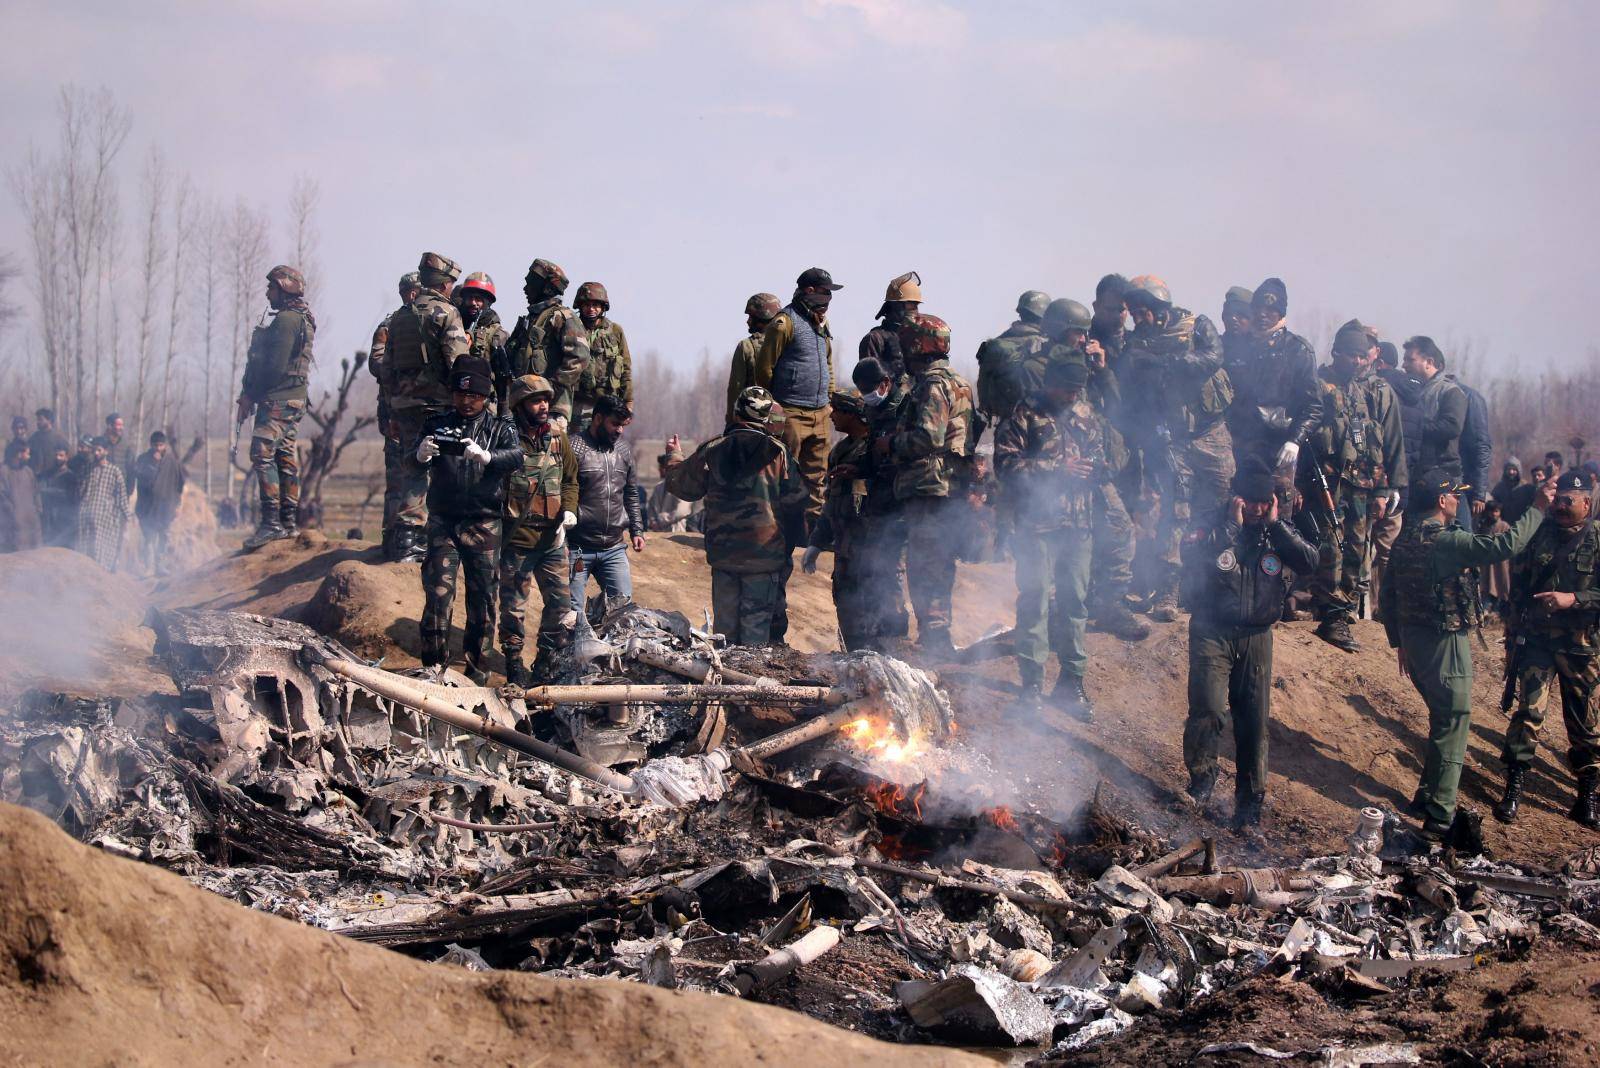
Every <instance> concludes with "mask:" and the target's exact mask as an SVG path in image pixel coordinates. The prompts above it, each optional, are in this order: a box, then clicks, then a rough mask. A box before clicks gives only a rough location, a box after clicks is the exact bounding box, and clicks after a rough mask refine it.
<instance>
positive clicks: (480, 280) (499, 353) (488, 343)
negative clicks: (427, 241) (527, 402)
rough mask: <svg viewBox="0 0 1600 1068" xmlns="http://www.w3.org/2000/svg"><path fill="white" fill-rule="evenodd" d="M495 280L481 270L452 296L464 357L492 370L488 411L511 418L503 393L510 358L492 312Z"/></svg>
mask: <svg viewBox="0 0 1600 1068" xmlns="http://www.w3.org/2000/svg"><path fill="white" fill-rule="evenodd" d="M495 297H496V293H495V288H494V279H493V278H490V277H489V276H488V274H486V273H485V272H483V271H473V272H472V273H471V274H469V275H467V276H466V277H465V278H463V279H462V280H461V284H460V285H458V286H456V288H455V292H454V294H453V298H454V303H455V306H456V310H457V311H458V312H459V313H460V314H461V326H462V329H464V330H466V332H467V354H468V355H469V356H471V357H472V358H473V359H477V360H482V361H483V362H485V363H487V364H488V365H489V367H490V368H491V369H493V371H494V384H495V390H494V397H493V398H492V399H491V400H490V402H489V404H490V410H491V411H493V412H496V413H498V414H500V415H510V414H511V410H510V408H509V407H508V406H507V397H506V391H507V390H509V388H510V385H511V383H510V377H509V376H510V359H509V357H507V355H506V340H507V338H506V328H505V327H504V326H502V325H501V323H500V315H499V313H497V312H496V311H495V310H494V302H495Z"/></svg>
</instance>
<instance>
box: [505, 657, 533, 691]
mask: <svg viewBox="0 0 1600 1068" xmlns="http://www.w3.org/2000/svg"><path fill="white" fill-rule="evenodd" d="M506 685H507V686H516V687H518V688H520V689H524V690H525V689H527V688H528V665H527V664H524V663H523V662H522V657H521V655H520V654H519V655H517V656H515V657H511V656H507V657H506Z"/></svg>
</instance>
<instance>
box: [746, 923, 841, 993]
mask: <svg viewBox="0 0 1600 1068" xmlns="http://www.w3.org/2000/svg"><path fill="white" fill-rule="evenodd" d="M841 937H842V936H841V935H840V933H839V928H837V927H828V926H822V927H814V928H812V929H811V930H809V931H807V932H806V933H805V934H804V935H802V936H800V937H799V938H797V939H795V940H794V941H793V942H790V943H789V944H788V945H787V946H784V947H783V948H782V949H775V950H773V951H772V952H771V953H768V954H767V955H766V956H765V957H763V958H761V959H760V960H758V961H756V962H755V963H753V964H747V965H745V966H744V967H742V968H740V969H739V974H738V975H737V976H735V978H734V985H735V986H737V987H738V988H739V992H740V993H741V994H748V993H750V992H751V991H752V990H760V989H761V988H762V987H766V986H770V985H772V984H773V983H775V982H777V981H778V980H779V979H782V978H784V977H785V976H789V975H793V974H794V973H795V971H796V970H797V969H799V967H800V966H801V965H803V964H810V963H811V962H812V961H814V960H816V959H817V958H818V957H820V956H822V955H823V954H824V953H826V952H828V951H829V950H830V949H832V948H833V947H834V946H837V945H838V944H839V939H840V938H841Z"/></svg>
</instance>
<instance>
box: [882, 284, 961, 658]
mask: <svg viewBox="0 0 1600 1068" xmlns="http://www.w3.org/2000/svg"><path fill="white" fill-rule="evenodd" d="M900 349H901V352H902V353H903V354H904V356H905V361H906V369H907V370H908V371H910V372H911V374H912V376H913V382H912V386H911V395H910V396H909V397H907V399H906V403H905V406H904V407H903V408H901V409H900V418H899V421H898V423H897V424H896V425H895V430H894V433H893V434H892V435H890V436H887V437H883V438H879V439H878V440H877V441H875V442H874V443H873V446H872V448H873V455H874V456H875V457H876V458H878V459H880V460H889V461H891V462H892V463H893V464H894V468H895V476H894V493H895V498H896V499H897V500H899V501H900V504H901V507H902V508H903V509H904V510H905V516H906V525H907V532H906V559H907V561H908V562H911V563H912V565H913V566H910V567H909V568H908V570H907V574H906V578H907V584H908V585H909V586H910V589H911V605H912V607H913V608H914V609H915V610H916V613H917V647H918V648H919V649H920V650H921V651H922V653H923V654H924V655H925V656H929V657H940V656H948V655H949V654H950V653H952V652H953V651H954V646H953V644H952V643H951V641H950V597H951V591H952V589H953V588H954V586H955V580H956V551H957V549H958V548H959V546H960V543H961V539H960V537H958V533H959V532H958V531H956V530H954V529H952V527H953V525H954V524H957V523H960V522H961V511H962V509H963V508H964V507H965V501H964V499H963V496H964V494H965V490H966V482H967V480H968V478H969V477H970V474H971V466H972V454H973V450H974V449H975V448H976V447H977V442H976V440H975V439H976V436H977V435H976V426H977V420H978V411H977V406H976V405H975V404H974V402H973V396H972V386H971V385H969V384H968V383H967V380H966V379H964V378H962V377H961V376H960V375H958V374H956V373H955V372H954V371H952V370H950V327H949V326H947V325H945V321H944V320H943V319H940V318H939V317H938V316H935V315H928V314H926V313H923V312H918V313H917V314H915V315H913V316H911V318H910V319H909V320H907V322H906V325H905V329H903V330H901V332H900Z"/></svg>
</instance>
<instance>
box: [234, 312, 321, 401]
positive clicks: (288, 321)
mask: <svg viewBox="0 0 1600 1068" xmlns="http://www.w3.org/2000/svg"><path fill="white" fill-rule="evenodd" d="M316 334H317V320H316V318H315V317H314V316H313V315H312V314H311V309H309V308H307V307H306V306H305V302H304V301H300V302H298V303H297V304H295V305H290V306H288V307H284V308H282V309H280V310H278V311H274V312H269V313H268V314H267V317H266V318H265V319H264V320H263V321H262V323H261V325H260V326H258V327H256V328H255V331H254V332H253V333H252V334H251V335H250V353H249V355H248V356H247V357H246V358H245V364H244V383H243V385H242V386H241V387H240V390H239V391H240V392H241V393H242V394H243V395H244V396H246V397H248V398H249V399H250V400H253V401H255V402H256V403H257V404H261V403H264V402H266V401H285V400H305V399H306V381H307V379H308V378H309V377H310V375H311V341H312V339H313V338H314V337H316Z"/></svg>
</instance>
